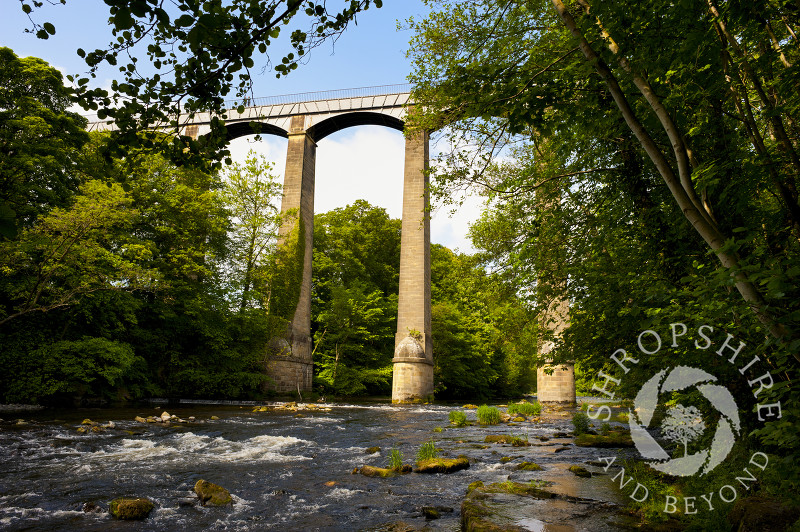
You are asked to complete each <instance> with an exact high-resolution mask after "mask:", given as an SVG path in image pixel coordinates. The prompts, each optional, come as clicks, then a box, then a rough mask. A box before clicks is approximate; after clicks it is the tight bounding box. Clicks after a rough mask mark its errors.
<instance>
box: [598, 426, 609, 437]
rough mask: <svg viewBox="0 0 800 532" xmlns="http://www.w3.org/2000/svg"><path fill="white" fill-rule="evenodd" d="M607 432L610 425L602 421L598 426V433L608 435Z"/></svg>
mask: <svg viewBox="0 0 800 532" xmlns="http://www.w3.org/2000/svg"><path fill="white" fill-rule="evenodd" d="M609 432H611V425H609V424H608V423H603V424H602V425H601V426H600V434H602V435H603V436H608V433H609Z"/></svg>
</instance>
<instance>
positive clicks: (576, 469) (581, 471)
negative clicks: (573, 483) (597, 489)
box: [569, 465, 592, 478]
mask: <svg viewBox="0 0 800 532" xmlns="http://www.w3.org/2000/svg"><path fill="white" fill-rule="evenodd" d="M569 470H570V471H572V473H573V474H574V475H575V476H576V477H581V478H591V477H592V474H591V473H590V472H589V471H588V470H587V469H586V468H584V467H581V466H579V465H573V466H569Z"/></svg>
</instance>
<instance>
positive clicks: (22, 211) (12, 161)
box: [0, 47, 89, 240]
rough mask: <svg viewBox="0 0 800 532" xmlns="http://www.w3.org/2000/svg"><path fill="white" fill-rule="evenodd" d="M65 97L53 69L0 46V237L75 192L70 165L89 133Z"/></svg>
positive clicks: (10, 235)
mask: <svg viewBox="0 0 800 532" xmlns="http://www.w3.org/2000/svg"><path fill="white" fill-rule="evenodd" d="M71 97H72V91H71V90H70V89H68V88H66V87H64V84H63V80H62V77H61V73H60V72H59V71H58V70H56V69H55V68H52V67H51V66H49V65H48V64H47V63H45V62H44V61H42V60H41V59H38V58H35V57H22V58H20V57H17V56H16V54H14V52H13V51H12V50H11V49H9V48H2V47H0V240H4V239H11V238H14V237H15V236H16V235H17V232H18V231H19V230H21V229H23V228H30V227H31V225H32V224H33V223H34V221H35V220H36V218H37V216H39V215H42V214H46V213H47V211H49V210H50V209H52V208H53V207H61V208H66V207H68V206H69V203H70V201H71V200H72V198H73V196H74V194H75V193H76V191H77V188H78V185H79V184H80V176H79V175H76V173H74V172H72V171H71V167H72V166H73V165H74V163H75V161H76V159H78V158H79V154H80V149H81V147H82V146H83V145H84V144H85V143H86V142H87V141H88V138H89V137H88V135H87V133H86V131H85V130H84V127H85V125H86V119H85V118H83V117H81V116H79V115H77V114H75V113H72V112H69V111H67V108H68V107H69V106H70V104H71Z"/></svg>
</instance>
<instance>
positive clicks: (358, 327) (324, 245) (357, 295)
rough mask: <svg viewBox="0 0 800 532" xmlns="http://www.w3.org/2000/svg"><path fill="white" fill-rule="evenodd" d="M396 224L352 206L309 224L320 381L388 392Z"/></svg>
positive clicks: (342, 388) (346, 389)
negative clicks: (312, 248) (311, 232)
mask: <svg viewBox="0 0 800 532" xmlns="http://www.w3.org/2000/svg"><path fill="white" fill-rule="evenodd" d="M399 264H400V220H395V219H390V218H389V216H388V214H387V213H386V210H385V209H382V208H379V207H374V206H372V205H370V204H369V203H367V202H366V201H364V200H357V201H355V202H354V203H353V204H351V205H348V206H347V207H344V208H339V209H334V210H333V211H330V212H327V213H322V214H317V215H316V216H315V217H314V273H313V279H312V328H313V329H314V330H315V333H314V342H315V348H314V349H315V352H314V357H315V359H316V360H317V361H318V362H317V364H316V366H317V368H319V373H318V382H319V381H322V382H323V383H324V385H325V386H327V387H329V388H331V389H333V390H334V391H335V393H339V394H347V395H350V394H363V393H367V392H369V393H387V392H388V391H389V389H390V388H389V387H390V382H391V375H392V363H391V360H392V357H393V355H394V336H395V330H396V326H397V289H398V276H399Z"/></svg>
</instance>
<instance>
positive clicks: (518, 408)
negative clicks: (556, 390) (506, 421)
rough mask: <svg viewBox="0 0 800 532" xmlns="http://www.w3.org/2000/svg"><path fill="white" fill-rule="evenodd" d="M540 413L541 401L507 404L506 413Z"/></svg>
mask: <svg viewBox="0 0 800 532" xmlns="http://www.w3.org/2000/svg"><path fill="white" fill-rule="evenodd" d="M541 413H542V403H540V402H539V401H534V402H533V403H526V402H522V403H511V404H510V405H508V414H509V415H511V414H522V415H523V416H538V415H539V414H541Z"/></svg>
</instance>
